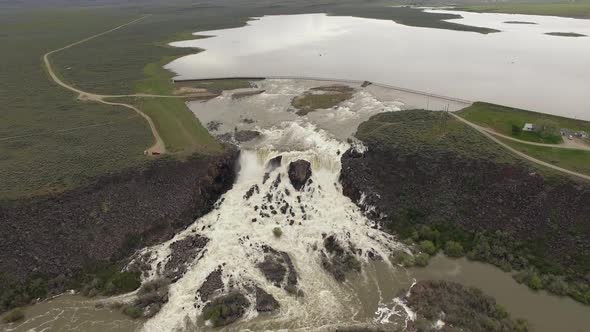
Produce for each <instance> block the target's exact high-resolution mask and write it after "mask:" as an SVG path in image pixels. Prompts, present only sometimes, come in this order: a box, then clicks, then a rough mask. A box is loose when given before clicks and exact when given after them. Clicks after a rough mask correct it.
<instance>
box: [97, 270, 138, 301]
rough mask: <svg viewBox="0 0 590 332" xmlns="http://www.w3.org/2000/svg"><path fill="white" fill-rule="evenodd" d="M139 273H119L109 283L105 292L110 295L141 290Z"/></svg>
mask: <svg viewBox="0 0 590 332" xmlns="http://www.w3.org/2000/svg"><path fill="white" fill-rule="evenodd" d="M139 276H140V274H139V273H138V272H128V271H124V272H118V273H115V274H114V275H113V276H112V277H111V278H110V280H109V281H108V282H107V286H106V289H105V292H106V293H107V294H109V295H112V294H120V293H127V292H132V291H134V290H136V289H137V288H139V286H140V285H141V281H140V280H139Z"/></svg>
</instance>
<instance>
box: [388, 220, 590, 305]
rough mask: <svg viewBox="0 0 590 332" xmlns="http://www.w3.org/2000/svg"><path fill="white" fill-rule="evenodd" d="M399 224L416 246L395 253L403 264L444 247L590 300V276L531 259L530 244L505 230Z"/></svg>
mask: <svg viewBox="0 0 590 332" xmlns="http://www.w3.org/2000/svg"><path fill="white" fill-rule="evenodd" d="M397 227H399V228H396V229H397V231H396V232H397V233H398V234H400V235H402V236H403V238H405V242H406V243H408V244H414V245H415V248H416V252H415V253H414V255H410V254H407V253H403V252H400V253H396V254H395V255H394V256H393V257H392V258H393V261H394V262H396V263H399V264H401V265H404V266H414V265H415V266H426V265H427V264H428V261H429V258H430V257H431V256H434V255H436V254H437V253H438V252H440V251H442V252H444V253H445V255H447V256H449V257H462V256H467V258H468V259H471V260H477V261H481V262H486V263H490V264H493V265H496V266H497V267H499V268H501V269H502V270H504V271H506V272H513V271H514V272H515V273H514V274H513V277H514V279H515V280H516V281H517V282H519V283H523V284H525V285H527V286H528V287H530V288H531V289H533V290H541V289H544V290H547V291H548V292H551V293H553V294H556V295H561V296H570V297H572V298H573V299H575V300H577V301H579V302H582V303H585V304H590V283H589V281H590V280H586V279H584V278H580V277H579V276H578V277H577V276H571V275H568V274H567V273H566V271H564V270H563V268H560V267H556V266H551V267H546V266H542V265H539V264H537V263H538V262H534V261H531V259H530V257H531V256H530V254H529V252H528V251H527V246H526V245H525V244H524V243H521V242H519V241H516V240H515V239H514V238H512V237H511V236H510V235H509V234H507V233H505V232H501V231H495V232H477V233H475V234H471V233H467V232H465V231H463V230H461V229H459V228H457V227H455V226H451V224H437V225H424V224H415V225H408V224H405V225H403V226H400V225H399V224H398V225H397ZM586 278H588V277H586Z"/></svg>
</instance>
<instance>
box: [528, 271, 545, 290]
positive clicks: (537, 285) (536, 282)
mask: <svg viewBox="0 0 590 332" xmlns="http://www.w3.org/2000/svg"><path fill="white" fill-rule="evenodd" d="M527 285H528V286H529V287H530V288H532V289H534V290H539V289H541V288H543V283H542V282H541V278H540V277H539V276H538V275H537V274H533V275H532V276H531V277H530V278H529V280H528V282H527Z"/></svg>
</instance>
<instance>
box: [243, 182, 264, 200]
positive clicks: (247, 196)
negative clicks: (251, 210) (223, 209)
mask: <svg viewBox="0 0 590 332" xmlns="http://www.w3.org/2000/svg"><path fill="white" fill-rule="evenodd" d="M254 193H257V194H258V193H260V189H259V188H258V185H257V184H255V185H253V186H252V187H250V189H248V191H247V192H246V193H245V194H244V199H250V197H252V195H254Z"/></svg>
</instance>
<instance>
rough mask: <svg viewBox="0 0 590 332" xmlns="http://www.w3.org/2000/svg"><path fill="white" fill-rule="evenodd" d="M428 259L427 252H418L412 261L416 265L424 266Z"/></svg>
mask: <svg viewBox="0 0 590 332" xmlns="http://www.w3.org/2000/svg"><path fill="white" fill-rule="evenodd" d="M429 260H430V256H429V255H428V254H418V255H416V256H415V257H414V262H415V264H416V266H420V267H424V266H426V265H428V261H429Z"/></svg>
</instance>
